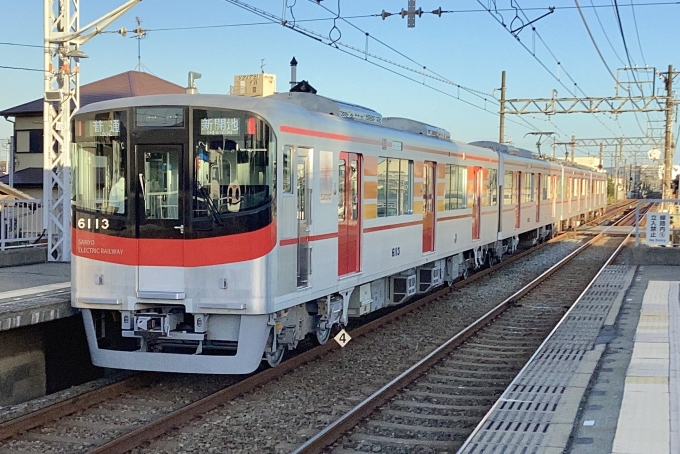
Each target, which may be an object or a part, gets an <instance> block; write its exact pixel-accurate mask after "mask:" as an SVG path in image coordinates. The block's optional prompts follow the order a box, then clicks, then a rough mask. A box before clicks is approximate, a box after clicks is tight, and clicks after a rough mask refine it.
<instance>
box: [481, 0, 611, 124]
mask: <svg viewBox="0 0 680 454" xmlns="http://www.w3.org/2000/svg"><path fill="white" fill-rule="evenodd" d="M477 3H479V4H480V6H481V7H482V8H484V10H485V11H487V12H488V13H489V14H490V15H491V17H493V18H494V19H495V20H496V22H498V23H499V24H500V25H501V26H502V27H503V28H504V29H505V30H506V31H508V33H510V34H511V35H512V36H513V37H514V38H515V39H516V40H517V42H518V43H520V45H521V46H522V47H523V48H524V49H525V50H526V51H527V52H529V54H530V55H531V56H532V57H533V58H534V59H535V60H536V61H537V62H538V63H539V65H541V67H543V69H545V70H546V71H547V72H548V73H549V74H550V75H551V76H552V77H553V78H554V79H555V80H556V81H557V82H558V83H559V84H560V85H561V86H562V87H564V88H565V89H566V90H567V92H568V93H569V94H570V95H572V96H574V97H576V94H575V93H574V92H573V91H572V90H571V89H570V88H569V87H567V86H566V85H565V84H564V82H562V80H561V79H560V78H559V77H557V75H555V73H554V72H553V71H551V70H550V69H549V68H548V67H547V65H546V64H545V63H544V62H543V61H542V60H541V59H540V58H538V56H537V55H536V54H535V52H532V51H531V50H530V49H529V48H528V47H527V46H526V45H525V44H524V43H523V42H522V41H521V40H520V39H519V38H518V37H517V36H515V35H514V34H513V33H512V31H511V30H510V29H508V27H507V26H506V25H505V23H504V20H500V19H499V18H498V17H497V16H496V15H494V14H493V13H492V12H491V10H490V9H489V8H487V7H485V6H484V4H483V3H482V2H481V0H477ZM514 3H515V5H517V7H518V9H519V11H522V14H523V15H524V17H525V18H526V19H527V21H529V19H528V17H527V16H526V13H525V12H524V10H523V9H522V7H521V6H519V4H518V3H517V1H516V0H515V2H514ZM543 10H545V8H543ZM532 31H533V32H534V33H535V35H536V36H538V38H539V40H540V41H541V43H542V44H543V45H544V46H545V48H546V49H547V50H548V52H549V53H550V55H551V56H552V57H553V59H555V62H556V63H557V65H558V66H559V67H560V68H561V69H562V70H564V71H565V74H567V77H568V78H569V79H570V80H571V81H572V82H573V83H574V86H575V87H576V89H577V90H578V91H580V92H581V93H582V94H583V95H584V96H585V97H587V95H586V94H585V92H584V91H583V90H582V89H581V88H580V87H579V86H578V84H577V83H576V81H575V80H574V79H573V78H572V77H571V75H570V74H569V73H568V71H567V70H566V69H565V68H564V67H563V65H562V64H561V62H560V60H559V59H558V58H557V57H556V56H555V54H554V53H553V52H552V50H551V49H550V47H549V46H548V45H547V43H546V42H545V41H544V40H543V38H542V37H541V36H540V34H539V33H538V31H537V30H536V27H533V26H532ZM595 118H596V119H597V121H598V122H600V123H601V124H602V126H604V127H605V128H606V129H607V130H608V131H609V132H611V133H612V134H613V135H616V133H614V131H612V129H611V128H609V126H607V125H605V124H604V122H602V120H600V118H599V117H597V116H595Z"/></svg>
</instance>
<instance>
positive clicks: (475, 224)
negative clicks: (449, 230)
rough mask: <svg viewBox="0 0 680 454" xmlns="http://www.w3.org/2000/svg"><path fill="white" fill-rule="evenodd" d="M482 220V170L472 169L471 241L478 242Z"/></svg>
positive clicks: (478, 168)
mask: <svg viewBox="0 0 680 454" xmlns="http://www.w3.org/2000/svg"><path fill="white" fill-rule="evenodd" d="M481 220H482V168H481V167H472V239H473V240H478V239H479V234H480V230H481Z"/></svg>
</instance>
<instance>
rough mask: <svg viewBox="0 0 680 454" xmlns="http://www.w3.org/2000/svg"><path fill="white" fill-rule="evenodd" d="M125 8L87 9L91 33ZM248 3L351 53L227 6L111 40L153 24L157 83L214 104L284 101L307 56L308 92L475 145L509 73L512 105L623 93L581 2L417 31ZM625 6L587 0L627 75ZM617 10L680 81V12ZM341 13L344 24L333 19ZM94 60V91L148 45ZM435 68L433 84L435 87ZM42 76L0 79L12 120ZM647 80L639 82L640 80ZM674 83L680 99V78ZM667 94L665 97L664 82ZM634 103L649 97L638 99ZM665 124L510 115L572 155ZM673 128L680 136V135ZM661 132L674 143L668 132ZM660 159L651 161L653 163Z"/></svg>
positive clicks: (369, 8)
mask: <svg viewBox="0 0 680 454" xmlns="http://www.w3.org/2000/svg"><path fill="white" fill-rule="evenodd" d="M123 3H124V2H123V0H97V1H95V0H80V8H81V24H83V25H84V24H87V23H89V22H90V21H92V20H93V19H95V18H97V17H99V16H101V15H102V14H104V13H105V12H107V11H109V10H111V9H114V8H115V7H117V6H119V5H121V4H123ZM243 3H244V4H248V5H252V6H254V7H256V8H258V9H259V10H262V11H266V12H267V13H268V14H270V15H271V16H274V17H276V18H279V19H280V18H281V17H282V16H283V15H284V14H285V19H286V20H287V21H289V23H292V22H293V21H294V23H295V24H296V26H300V27H303V28H304V29H305V30H309V31H311V32H312V33H317V34H319V35H321V36H323V37H325V38H328V37H329V36H330V38H331V39H334V40H338V41H337V43H336V44H338V47H339V49H340V50H338V49H336V48H335V47H333V46H330V45H328V44H325V43H321V42H319V41H317V40H315V39H312V38H310V37H309V36H305V35H303V34H302V33H296V32H294V31H291V30H290V29H287V28H285V27H283V26H281V25H280V24H277V23H274V22H270V21H269V20H268V19H266V18H263V17H261V16H258V15H256V14H254V13H252V12H249V11H246V10H244V9H242V8H240V7H239V6H236V5H234V4H232V3H229V2H228V1H225V0H194V1H188V0H144V1H142V2H141V3H140V4H138V5H137V6H135V7H134V8H133V9H132V10H131V11H130V12H128V13H127V14H126V15H125V16H123V17H122V18H121V19H120V20H118V21H117V22H115V23H114V24H113V25H112V26H110V27H109V28H108V29H107V31H109V32H113V31H116V30H118V29H120V28H121V27H125V28H127V29H128V30H131V29H134V28H135V27H136V23H135V17H139V18H141V20H142V21H143V22H142V26H143V27H144V28H145V29H148V30H149V31H148V33H147V36H146V38H145V39H144V40H142V41H141V55H142V63H143V64H144V66H145V68H146V69H147V71H148V72H151V73H153V74H154V75H157V76H159V77H162V78H164V79H167V80H169V81H172V82H174V83H177V84H180V85H183V86H184V85H186V82H187V72H188V71H197V72H200V73H202V74H203V77H202V79H200V80H199V81H197V87H198V89H199V91H200V92H201V93H227V92H228V90H229V86H230V85H231V83H232V82H233V76H234V75H236V74H252V73H257V72H260V69H261V64H262V61H264V65H265V66H264V71H265V72H268V73H272V74H275V75H276V76H277V90H278V91H286V90H287V89H288V88H289V85H288V82H289V78H290V68H289V62H290V60H291V58H292V57H293V56H295V58H296V59H297V61H298V62H299V65H298V80H301V79H305V80H308V81H309V82H310V83H311V84H312V85H313V86H314V87H315V88H316V89H317V90H318V92H319V94H321V95H324V96H328V97H331V98H335V99H341V100H344V101H348V102H353V103H356V104H362V105H365V106H367V107H370V108H372V109H374V110H377V111H378V112H380V113H381V114H382V115H383V116H401V117H408V118H413V119H416V120H420V121H424V122H427V123H430V124H433V125H436V126H439V127H443V128H445V129H448V130H449V131H450V132H451V135H452V137H453V138H455V139H458V140H462V141H465V142H469V141H474V140H498V125H499V117H498V115H497V112H498V103H497V102H496V101H495V100H494V96H496V97H497V96H499V93H498V91H497V89H498V88H499V87H500V83H501V71H503V70H505V71H507V87H508V88H507V95H506V96H507V98H509V99H510V98H547V97H550V96H551V93H552V90H554V89H555V90H557V91H558V96H560V97H570V96H572V94H571V93H570V91H571V92H573V93H576V94H577V95H578V96H579V97H583V96H590V97H605V96H613V95H614V94H615V91H614V89H615V81H614V79H613V78H612V76H611V75H610V74H609V72H608V69H607V67H605V65H604V64H603V62H602V60H601V59H600V57H599V56H598V53H597V51H596V48H595V46H594V45H593V42H592V41H591V39H590V38H589V36H588V33H587V31H586V28H585V26H584V24H583V21H582V19H581V17H580V15H579V12H578V10H577V9H576V8H575V1H574V0H554V1H552V2H550V3H548V2H544V1H538V0H534V1H529V0H520V1H519V5H520V6H521V8H522V9H521V10H515V9H513V8H511V2H510V0H495V1H494V0H480V2H477V1H476V0H458V1H452V0H448V1H447V0H417V1H416V7H420V8H422V9H423V10H424V11H432V10H435V9H437V8H438V7H440V6H441V8H442V9H443V10H444V11H453V12H451V13H444V14H442V16H441V17H437V16H436V15H433V14H423V16H422V17H419V18H416V26H415V28H407V26H406V25H407V24H406V19H402V18H401V17H399V16H398V15H393V16H390V17H387V18H386V19H385V20H382V19H381V18H380V16H379V15H380V13H381V12H382V11H383V10H385V11H387V12H391V13H398V12H399V11H400V10H401V9H402V8H406V7H407V0H380V1H375V0H374V1H365V0H364V1H361V0H339V1H338V0H322V1H321V2H320V5H319V4H317V2H316V1H312V0H279V1H272V0H247V1H244V2H243ZM613 3H614V2H613V0H579V4H580V6H581V8H582V11H583V14H584V16H585V19H586V22H587V24H588V26H589V28H590V31H591V32H592V34H593V37H594V40H595V42H596V44H597V46H598V47H599V50H600V52H601V53H602V56H603V58H604V60H605V62H606V63H607V66H608V68H609V69H610V70H611V71H612V72H613V73H614V74H615V75H616V74H617V69H618V68H622V67H623V66H624V65H627V64H628V58H627V56H626V52H625V49H624V45H623V39H622V36H621V30H620V28H619V23H618V21H617V18H616V11H615V9H614V7H613V6H612V5H613ZM617 3H618V6H619V16H620V18H621V28H622V29H623V35H624V37H625V40H626V44H627V47H628V53H629V55H630V58H631V62H632V64H633V65H638V66H640V67H644V66H645V65H648V66H650V67H655V68H657V69H658V70H661V71H666V70H667V69H668V65H669V64H672V65H673V66H674V68H680V46H678V45H677V38H675V37H674V36H675V35H673V30H675V28H676V27H677V18H678V17H680V4H676V2H671V1H651V0H633V2H632V4H633V6H631V0H618V1H617ZM517 4H518V2H516V1H513V5H517ZM494 5H495V9H497V10H498V12H497V13H495V12H494V13H493V14H490V13H489V12H487V11H485V10H484V7H487V6H488V7H490V8H492V9H494ZM338 6H339V7H340V18H337V19H335V20H334V18H336V16H337V14H336V13H337V11H338ZM549 6H555V7H556V9H555V12H554V13H552V14H550V15H548V16H546V17H544V18H542V19H540V20H538V21H537V22H535V23H534V24H533V26H535V28H536V32H537V33H534V32H533V31H532V30H531V26H528V27H526V28H525V29H524V30H522V31H521V32H519V34H518V38H519V39H515V37H513V36H512V35H511V34H510V33H509V32H508V31H507V30H506V29H505V28H504V27H503V26H502V25H500V24H499V21H501V22H503V23H505V24H506V25H507V27H508V28H513V29H514V28H517V27H519V26H520V25H522V24H526V23H527V22H528V21H529V20H533V19H535V18H538V17H539V16H542V15H543V14H545V13H547V12H548V7H549ZM42 8H43V2H42V1H39V0H2V2H0V17H2V18H4V20H3V27H2V28H0V42H4V43H18V44H29V45H38V46H41V45H42V40H43V36H42V34H43V24H42V17H43V12H42ZM596 12H597V15H596ZM527 18H528V19H527ZM343 19H345V20H343ZM334 26H335V28H334ZM201 27H202V28H201ZM181 28H188V29H184V30H182V29H181ZM162 29H166V30H162ZM167 29H172V30H167ZM366 33H368V34H369V37H368V40H367V37H366ZM367 41H368V52H369V53H370V54H373V55H374V56H376V57H379V58H380V59H381V60H377V59H375V58H373V57H370V56H369V57H367V58H364V56H363V55H362V54H361V52H363V51H365V50H366V44H367ZM343 45H347V46H351V47H353V48H356V49H358V50H359V52H357V51H353V50H351V49H349V48H347V47H343ZM523 45H524V46H526V49H525V48H524V47H523ZM527 49H528V50H529V51H527ZM82 50H83V51H85V52H86V53H87V54H88V55H89V58H88V59H83V60H81V75H82V76H81V80H82V83H88V82H92V81H94V80H98V79H101V78H104V77H108V76H111V75H114V74H118V73H121V72H124V71H128V70H132V69H134V68H135V66H136V65H137V41H136V40H135V39H134V38H131V34H130V33H128V35H127V37H122V36H121V35H119V34H116V33H104V34H101V35H99V36H96V37H95V38H94V39H92V40H91V41H90V42H88V43H87V44H85V45H84V46H83V47H82ZM350 53H351V54H353V55H354V56H353V55H350ZM532 54H533V55H532ZM534 55H535V56H534ZM558 62H559V63H558ZM0 66H14V67H24V68H32V69H41V68H42V49H41V48H32V47H21V46H9V45H4V44H0ZM381 66H382V67H383V68H381ZM423 67H425V68H426V70H425V72H426V74H427V75H428V76H431V77H425V76H423V74H422V72H423ZM384 68H387V69H384ZM42 77H43V76H42V74H41V73H40V72H35V71H24V70H9V69H2V68H0V87H1V88H0V109H5V108H8V107H12V106H15V105H18V104H21V103H24V102H28V101H31V100H33V99H35V98H38V97H40V96H42V87H43V83H42ZM641 77H642V74H639V75H638V80H640V79H641ZM438 79H444V80H447V81H449V82H450V83H443V82H441V81H439V80H438ZM628 80H630V79H628ZM575 83H576V85H575ZM456 84H457V85H460V86H462V87H464V88H469V89H471V90H473V91H474V94H472V93H470V92H469V91H466V90H465V89H461V88H458V87H457V86H456ZM675 84H676V86H679V87H680V78H678V80H676V82H675ZM644 88H645V93H646V94H649V93H650V92H651V85H645V86H644ZM655 88H656V90H657V91H658V92H659V93H662V91H661V90H662V88H663V83H662V81H661V80H660V79H659V78H656V86H655ZM634 92H635V94H639V90H637V89H636V88H635V87H634ZM459 98H460V99H459ZM662 119H663V115H662V114H661V113H650V114H649V115H647V114H637V116H635V115H634V114H622V115H621V116H620V117H619V118H618V121H617V120H615V119H614V117H612V116H611V115H606V114H599V115H589V114H568V115H556V116H553V117H552V118H548V117H547V116H545V115H543V116H541V115H532V116H526V115H524V116H521V117H520V116H516V115H511V116H508V119H507V121H506V139H512V140H513V141H514V143H515V144H516V145H518V146H522V147H525V148H528V149H532V150H535V142H536V138H535V137H536V136H526V134H527V133H529V132H532V131H555V132H556V133H558V134H559V137H558V140H559V141H561V142H568V141H569V140H570V136H571V134H575V135H576V137H577V138H583V139H585V138H593V137H618V136H621V135H625V136H629V137H639V136H642V135H644V134H645V133H646V132H647V130H648V127H649V126H650V125H651V127H652V128H661V127H662V126H663V123H662V122H659V120H662ZM674 129H675V131H674V132H677V127H676V128H674ZM656 133H657V135H658V134H661V130H657V131H656ZM10 134H11V124H10V123H8V122H6V121H5V120H4V119H0V138H7V137H8V136H9V135H10ZM542 150H544V151H546V150H550V146H549V145H548V144H547V143H546V144H544V145H543V147H542ZM630 150H631V151H632V150H634V149H630ZM647 150H648V148H642V149H640V153H641V155H642V154H646V152H647ZM564 151H565V146H560V147H559V148H558V155H562V156H563V155H564ZM588 152H590V153H591V154H597V149H596V148H584V147H581V148H579V149H577V156H582V155H586V154H587V153H588ZM675 162H676V163H677V162H680V159H678V158H676V159H675ZM605 164H608V160H607V161H605Z"/></svg>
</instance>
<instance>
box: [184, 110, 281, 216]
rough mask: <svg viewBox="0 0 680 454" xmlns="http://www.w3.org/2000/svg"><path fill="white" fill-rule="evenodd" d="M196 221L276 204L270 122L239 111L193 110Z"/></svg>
mask: <svg viewBox="0 0 680 454" xmlns="http://www.w3.org/2000/svg"><path fill="white" fill-rule="evenodd" d="M193 132H194V134H193V137H194V143H193V165H194V175H193V216H194V218H201V217H213V218H219V217H221V216H228V215H229V214H231V213H238V212H242V211H246V210H252V209H255V208H258V207H261V206H264V205H265V204H267V203H269V202H270V201H271V200H272V197H273V193H274V181H275V180H274V154H275V150H276V139H275V136H274V133H273V131H272V130H271V128H270V126H269V124H268V123H266V122H265V121H264V120H262V119H260V118H259V117H257V116H255V115H253V114H250V113H247V112H242V111H235V110H203V109H194V110H193Z"/></svg>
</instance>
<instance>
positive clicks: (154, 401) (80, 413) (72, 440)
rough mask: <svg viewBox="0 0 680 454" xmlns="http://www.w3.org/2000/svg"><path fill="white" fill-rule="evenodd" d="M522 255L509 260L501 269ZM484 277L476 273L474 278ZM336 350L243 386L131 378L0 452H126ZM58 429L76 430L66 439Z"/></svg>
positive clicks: (40, 416)
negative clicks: (68, 427)
mask: <svg viewBox="0 0 680 454" xmlns="http://www.w3.org/2000/svg"><path fill="white" fill-rule="evenodd" d="M532 251H533V250H532ZM532 251H528V252H527V253H530V252H532ZM524 255H526V253H525V254H519V255H517V256H513V257H512V260H507V261H505V262H503V264H501V265H499V267H502V266H504V265H507V264H509V263H511V262H512V261H515V260H519V259H521V258H522V257H523V256H524ZM496 268H498V267H496ZM488 272H489V271H486V272H483V273H478V274H477V275H475V277H474V279H479V278H481V277H482V276H483V275H484V274H486V273H488ZM445 293H446V291H442V292H438V293H436V294H433V295H430V296H429V297H428V298H426V299H424V300H422V301H420V302H418V303H417V304H412V305H410V306H407V307H404V308H401V309H399V310H397V311H395V312H393V313H392V314H390V315H389V316H387V317H385V318H383V319H381V320H379V321H376V322H374V323H373V322H372V323H369V324H368V325H365V326H364V327H362V328H358V329H356V330H353V331H352V335H353V336H354V337H355V338H356V337H360V336H362V335H363V334H364V333H370V332H373V331H375V330H376V329H377V327H378V326H379V325H384V324H387V323H391V322H392V321H394V320H397V319H399V318H400V317H403V316H404V315H405V314H407V313H409V312H413V311H415V310H418V307H423V306H425V305H427V304H428V303H429V302H430V301H432V300H435V299H437V298H440V297H442V296H443V295H444V294H445ZM336 349H337V346H335V345H334V344H333V343H329V344H327V345H326V346H323V347H319V348H317V349H314V350H312V351H310V352H307V353H303V354H301V355H298V356H297V357H295V358H293V359H292V361H287V362H284V363H283V364H282V365H281V366H279V367H278V368H276V369H271V370H267V371H264V372H262V373H259V374H256V375H255V376H254V377H250V378H249V379H247V380H244V381H241V382H239V380H240V378H237V377H219V378H214V377H213V378H210V377H208V378H206V377H197V378H194V377H189V378H188V379H186V381H185V382H183V381H182V379H181V376H180V377H177V376H172V375H170V376H165V375H160V376H159V375H154V374H144V375H142V376H139V377H133V378H131V379H128V380H125V381H123V382H119V383H116V384H113V385H110V386H108V387H105V388H102V389H100V390H96V391H92V392H90V393H88V394H86V395H82V396H78V397H75V398H72V399H69V400H67V401H64V402H61V403H58V404H55V405H53V406H51V407H50V408H46V409H42V410H40V411H37V412H34V413H32V414H29V415H26V416H23V417H21V418H17V419H15V420H10V421H7V422H5V423H3V424H0V440H4V441H0V452H18V451H20V450H23V451H25V452H99V453H101V452H126V451H128V450H130V449H133V448H134V447H136V446H139V445H140V444H141V443H144V442H145V441H148V440H150V439H153V438H154V437H157V436H159V435H161V434H163V433H164V432H166V431H167V430H169V429H170V428H172V427H177V426H181V425H182V424H185V423H186V422H187V421H190V420H191V419H193V418H195V417H196V416H198V415H201V414H204V413H206V412H207V411H209V410H211V409H213V408H215V407H217V406H219V405H223V404H225V403H227V402H229V401H231V400H233V399H235V398H237V397H238V396H241V395H243V394H245V393H247V392H249V391H251V390H253V389H256V388H257V387H259V386H263V385H265V384H266V383H268V382H271V381H273V380H275V379H277V378H278V377H280V376H281V375H283V374H286V373H288V372H289V371H291V370H295V369H296V368H299V367H301V366H302V365H303V364H305V363H307V362H310V361H313V360H314V359H316V358H319V357H321V356H323V355H326V354H328V353H330V352H331V351H332V350H336ZM174 381H177V382H176V383H174V384H173V382H174ZM189 381H192V382H193V383H190V384H189V383H188V382H189ZM175 385H176V386H175ZM173 396H174V397H173ZM177 396H181V398H180V397H177ZM57 420H59V422H55V421H57ZM60 426H61V427H63V426H72V427H73V428H74V430H73V431H66V432H65V435H64V431H63V430H59V427H60ZM57 433H59V434H57Z"/></svg>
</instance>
